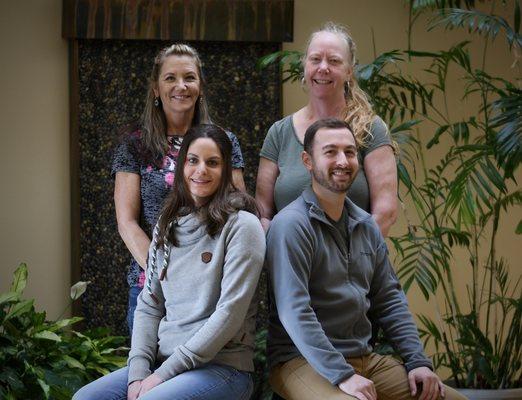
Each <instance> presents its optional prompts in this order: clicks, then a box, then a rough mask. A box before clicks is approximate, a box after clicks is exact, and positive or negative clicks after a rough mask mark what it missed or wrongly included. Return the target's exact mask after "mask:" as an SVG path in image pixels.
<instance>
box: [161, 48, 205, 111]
mask: <svg viewBox="0 0 522 400" xmlns="http://www.w3.org/2000/svg"><path fill="white" fill-rule="evenodd" d="M200 93H201V80H200V76H199V72H198V67H197V65H196V63H195V60H194V59H193V58H192V57H190V56H185V55H183V56H179V55H171V56H168V57H167V58H166V59H165V61H164V62H163V65H162V67H161V70H160V73H159V78H158V82H157V83H156V88H155V89H154V94H155V96H156V97H159V98H160V100H161V104H162V107H163V111H164V112H165V115H167V118H168V116H169V115H171V114H172V113H187V112H188V113H192V112H194V109H195V106H196V102H197V100H198V97H199V95H200Z"/></svg>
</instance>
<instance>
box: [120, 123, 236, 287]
mask: <svg viewBox="0 0 522 400" xmlns="http://www.w3.org/2000/svg"><path fill="white" fill-rule="evenodd" d="M227 134H228V136H229V138H230V141H231V142H232V167H233V168H244V166H245V164H244V162H243V155H242V153H241V147H240V145H239V140H238V139H237V137H236V136H235V135H234V134H233V133H231V132H227ZM167 140H168V142H169V150H168V151H167V154H166V155H165V157H164V158H163V161H162V163H161V168H158V166H156V165H154V164H143V163H142V159H141V156H140V154H138V149H139V145H140V144H141V131H139V130H138V131H135V132H133V133H131V134H129V135H128V136H127V137H126V138H125V140H123V141H122V142H121V143H120V144H119V145H118V147H117V148H116V151H115V153H114V159H113V163H112V175H113V176H115V175H116V172H131V173H134V174H138V175H140V178H141V182H140V197H141V216H140V226H141V227H142V229H143V231H144V232H145V233H147V234H148V235H149V237H150V236H152V230H153V228H154V226H155V225H156V222H157V220H158V217H159V213H160V211H161V208H162V206H163V201H164V200H165V198H166V197H167V195H168V193H169V192H170V190H171V188H172V185H173V184H174V171H175V169H176V164H177V159H178V152H179V148H180V147H181V142H182V141H183V136H168V137H167ZM127 282H128V283H129V286H139V287H143V283H144V282H145V275H144V273H143V270H142V269H141V268H140V266H139V264H138V262H137V261H136V260H135V259H134V258H132V259H131V262H130V266H129V274H128V276H127Z"/></svg>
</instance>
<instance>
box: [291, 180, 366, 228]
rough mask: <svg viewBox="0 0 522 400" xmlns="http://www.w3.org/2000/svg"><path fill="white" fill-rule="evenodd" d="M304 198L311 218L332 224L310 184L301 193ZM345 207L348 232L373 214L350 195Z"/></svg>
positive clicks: (346, 198)
mask: <svg viewBox="0 0 522 400" xmlns="http://www.w3.org/2000/svg"><path fill="white" fill-rule="evenodd" d="M301 196H302V197H303V200H304V201H305V203H306V204H307V206H308V215H309V216H310V218H315V219H317V220H319V221H321V222H323V223H325V224H328V225H331V223H330V221H329V220H328V218H327V217H326V213H325V212H324V210H323V209H322V208H321V206H320V204H319V200H318V199H317V196H316V195H315V192H314V191H313V190H312V187H311V186H308V187H307V188H306V189H305V190H304V191H303V194H302V195H301ZM344 208H345V209H346V211H347V212H348V232H349V233H351V232H352V231H353V230H354V229H355V227H356V226H357V225H358V224H360V223H363V222H365V221H366V220H368V218H371V215H370V214H368V213H367V212H366V211H364V210H363V209H362V208H359V207H358V206H356V205H355V204H354V203H353V202H352V201H351V200H350V199H349V198H348V197H345V198H344Z"/></svg>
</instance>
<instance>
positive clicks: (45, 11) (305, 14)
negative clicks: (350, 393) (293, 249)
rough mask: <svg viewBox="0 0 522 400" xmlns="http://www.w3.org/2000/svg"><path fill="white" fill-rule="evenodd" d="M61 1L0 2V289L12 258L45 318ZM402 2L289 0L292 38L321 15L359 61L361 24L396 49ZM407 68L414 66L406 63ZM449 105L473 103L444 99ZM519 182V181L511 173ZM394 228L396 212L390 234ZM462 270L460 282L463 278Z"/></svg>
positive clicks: (366, 44) (503, 55)
mask: <svg viewBox="0 0 522 400" xmlns="http://www.w3.org/2000/svg"><path fill="white" fill-rule="evenodd" d="M61 4H62V1H61V0H24V1H16V0H6V1H2V2H0V49H1V51H2V53H1V54H2V63H1V64H0V65H1V68H2V69H1V71H2V73H1V74H0V120H1V122H2V124H1V126H2V129H3V132H2V142H1V145H0V170H1V174H2V195H1V196H0V246H1V247H0V248H1V255H2V263H1V269H0V290H2V291H3V290H5V289H6V288H7V287H8V285H9V282H10V277H11V273H12V271H13V270H14V269H15V267H16V266H17V264H18V263H19V262H22V261H24V262H27V263H28V264H29V267H30V279H29V288H28V290H27V296H31V297H32V296H34V297H36V299H37V304H38V305H39V307H41V308H45V309H46V310H47V311H48V313H49V316H50V317H56V316H58V314H59V313H60V312H61V310H62V309H63V308H64V306H65V305H66V298H67V289H68V286H69V281H70V245H69V238H70V235H69V231H70V217H69V212H70V199H69V193H70V185H69V129H68V75H67V43H66V41H65V40H63V39H61V36H60V32H61ZM404 4H405V2H404V1H402V0H395V1H390V0H366V1H355V0H322V1H317V0H296V2H295V35H294V43H290V44H285V45H284V48H285V49H295V48H297V49H302V48H303V47H304V44H305V42H306V39H307V37H308V35H309V33H310V32H311V31H312V30H314V29H315V28H317V27H318V26H319V25H321V24H322V23H323V22H325V21H327V20H334V21H336V22H341V23H344V24H346V25H348V26H349V27H350V29H351V31H352V34H353V36H354V38H355V40H356V43H357V45H358V48H359V59H360V61H361V62H363V63H364V62H369V61H371V60H372V59H373V50H372V42H371V29H372V28H373V30H374V32H375V38H376V47H377V52H378V53H379V52H382V51H386V50H391V49H394V48H404V47H405V46H406V27H407V18H408V14H407V9H406V7H405V6H404ZM464 37H465V35H463V34H462V33H461V34H456V33H450V34H446V33H444V32H443V31H442V30H437V31H435V32H432V33H426V32H425V31H424V29H423V27H422V25H420V24H419V25H418V27H417V29H416V31H415V36H414V38H415V39H414V44H415V46H417V47H419V48H423V49H432V50H436V49H440V48H445V47H447V45H449V44H450V43H454V42H455V41H457V40H460V39H456V38H461V39H462V38H464ZM490 51H491V54H490V58H489V59H490V63H489V64H488V71H490V72H491V73H494V74H499V75H502V76H506V77H508V78H509V77H512V76H513V73H512V72H511V71H510V69H509V67H510V65H511V63H512V59H511V58H510V56H509V55H508V53H507V52H506V51H505V46H504V42H503V39H502V38H499V39H497V41H496V42H495V45H494V46H492V48H491V50H490ZM411 68H412V70H415V69H417V70H418V69H419V67H418V66H416V65H411ZM305 102H306V95H305V94H304V93H303V91H302V89H301V88H300V87H299V85H298V84H294V85H285V86H284V114H285V115H286V114H289V113H291V112H293V111H295V110H297V109H298V108H300V107H302V106H303V105H304V104H305ZM450 102H451V104H450V106H451V109H452V110H455V112H456V113H457V112H465V110H466V108H468V109H469V108H470V107H471V108H472V107H474V105H469V104H463V103H461V102H460V101H459V99H458V98H457V97H455V98H452V99H450ZM521 179H522V178H521ZM520 214H521V213H520V212H519V213H518V215H516V216H513V218H510V220H509V221H507V223H506V225H505V226H504V227H503V231H504V236H503V237H502V238H501V240H500V241H499V242H500V243H499V247H500V249H499V251H500V252H501V253H503V254H505V255H506V256H507V257H508V259H509V260H511V266H512V269H518V271H520V263H518V264H517V263H516V262H515V261H513V260H516V258H515V250H514V249H515V248H516V246H517V245H519V243H517V242H515V238H514V237H513V235H512V234H511V232H512V231H513V229H514V226H515V224H516V221H518V220H519V219H520V217H521V215H520ZM402 229H404V217H403V216H401V217H400V220H399V222H398V223H397V225H396V227H395V228H394V233H398V232H400V231H401V230H402ZM467 279H468V278H467V276H466V275H465V274H463V275H462V278H461V279H460V281H461V283H462V284H464V283H465V282H467ZM410 300H411V304H412V308H413V311H414V312H429V311H430V308H429V306H427V305H426V304H425V303H424V302H423V301H422V299H421V298H420V296H419V294H418V292H417V291H413V292H411V293H410Z"/></svg>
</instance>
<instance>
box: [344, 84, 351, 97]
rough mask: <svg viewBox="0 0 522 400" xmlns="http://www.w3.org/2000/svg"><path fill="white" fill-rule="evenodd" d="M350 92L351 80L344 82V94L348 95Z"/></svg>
mask: <svg viewBox="0 0 522 400" xmlns="http://www.w3.org/2000/svg"><path fill="white" fill-rule="evenodd" d="M349 94H350V81H345V82H344V95H345V96H348V95H349Z"/></svg>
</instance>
